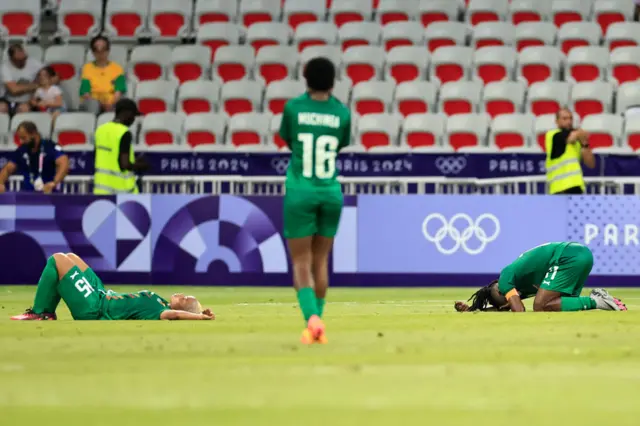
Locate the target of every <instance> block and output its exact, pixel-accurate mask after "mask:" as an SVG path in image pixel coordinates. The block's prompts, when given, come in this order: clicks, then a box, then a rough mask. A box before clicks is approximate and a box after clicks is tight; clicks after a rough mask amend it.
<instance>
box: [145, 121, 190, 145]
mask: <svg viewBox="0 0 640 426" xmlns="http://www.w3.org/2000/svg"><path fill="white" fill-rule="evenodd" d="M183 126H184V118H183V117H182V116H181V115H180V114H174V113H158V114H149V115H147V116H145V117H144V119H143V120H142V126H141V127H140V140H141V142H142V144H144V145H146V146H161V145H177V144H178V143H179V142H180V135H181V134H182V128H183Z"/></svg>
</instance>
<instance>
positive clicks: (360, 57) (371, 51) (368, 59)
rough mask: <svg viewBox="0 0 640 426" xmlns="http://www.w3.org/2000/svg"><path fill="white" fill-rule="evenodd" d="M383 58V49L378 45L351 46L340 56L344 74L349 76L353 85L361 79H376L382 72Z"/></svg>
mask: <svg viewBox="0 0 640 426" xmlns="http://www.w3.org/2000/svg"><path fill="white" fill-rule="evenodd" d="M384 59H385V55H384V51H383V50H382V49H381V48H380V47H374V46H356V47H352V48H350V49H348V50H347V51H346V52H344V54H343V57H342V61H343V64H344V75H346V76H347V77H349V78H350V79H351V81H352V82H353V84H354V85H355V84H358V83H360V82H362V81H369V80H376V79H378V78H379V77H380V75H381V74H382V66H383V63H384Z"/></svg>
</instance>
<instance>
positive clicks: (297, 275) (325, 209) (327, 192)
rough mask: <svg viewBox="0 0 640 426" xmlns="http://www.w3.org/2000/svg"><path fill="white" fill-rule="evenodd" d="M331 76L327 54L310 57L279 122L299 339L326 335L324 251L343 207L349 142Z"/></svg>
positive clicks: (347, 118) (346, 118)
mask: <svg viewBox="0 0 640 426" xmlns="http://www.w3.org/2000/svg"><path fill="white" fill-rule="evenodd" d="M335 77H336V70H335V67H334V65H333V63H332V62H331V61H330V60H329V59H327V58H321V57H320V58H313V59H311V60H310V61H309V62H308V63H307V64H306V66H305V69H304V78H305V80H306V82H307V92H306V93H305V94H303V95H302V96H299V97H297V98H294V99H291V100H289V101H288V102H287V104H286V105H285V108H284V112H283V114H282V123H281V125H280V136H281V137H282V139H283V140H284V141H285V142H286V143H287V145H288V146H289V148H290V149H291V161H290V162H289V168H288V169H287V178H286V182H285V186H286V195H285V198H284V236H285V238H287V243H288V246H289V254H290V256H291V262H292V264H293V285H294V287H295V289H296V291H297V295H298V302H299V304H300V310H301V311H302V314H303V316H304V319H305V321H306V325H307V326H306V328H305V329H304V330H303V333H302V338H301V340H302V343H304V344H311V343H326V341H327V340H326V336H325V331H324V323H323V322H322V320H321V317H322V313H323V310H324V302H325V297H326V295H327V288H328V287H329V266H328V265H329V253H330V252H331V248H332V247H333V238H334V237H335V235H336V232H337V230H338V224H339V223H340V215H341V213H342V204H343V198H342V188H341V186H340V183H339V182H338V181H337V179H336V177H337V175H338V171H337V169H336V157H337V155H338V152H339V151H340V150H341V149H342V148H344V147H345V146H347V145H349V138H350V135H351V113H350V111H349V108H347V107H346V106H345V105H343V104H342V103H341V102H340V101H339V100H338V99H337V98H335V97H334V96H333V95H332V94H331V91H332V89H333V84H334V81H335Z"/></svg>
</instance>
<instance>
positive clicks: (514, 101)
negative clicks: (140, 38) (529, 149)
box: [132, 79, 640, 117]
mask: <svg viewBox="0 0 640 426" xmlns="http://www.w3.org/2000/svg"><path fill="white" fill-rule="evenodd" d="M304 91H305V84H304V83H303V82H302V81H300V80H289V79H285V80H279V81H274V82H272V83H270V84H269V85H267V86H266V87H265V86H263V85H262V84H261V83H260V82H257V81H251V80H238V81H232V82H228V83H225V84H220V83H218V82H213V81H191V82H187V83H184V84H183V85H181V86H178V85H177V83H175V82H170V81H147V82H142V83H139V84H138V85H137V86H136V88H135V92H133V91H132V93H135V95H134V98H135V100H136V101H137V102H138V105H139V108H140V111H141V112H142V113H143V114H149V113H153V112H170V111H178V112H184V113H185V114H193V113H202V112H219V113H225V114H226V115H229V116H233V115H235V114H238V113H245V112H255V111H258V112H259V111H265V112H267V111H269V112H271V113H273V114H279V113H281V112H282V110H283V108H284V105H285V103H286V102H287V100H289V99H291V98H293V97H296V96H299V95H300V94H301V93H303V92H304ZM333 94H334V96H336V98H338V99H339V100H340V101H341V102H343V103H345V104H347V105H350V107H351V109H352V111H353V112H354V113H355V114H359V115H367V114H373V113H382V112H397V113H400V114H401V115H403V116H407V115H411V114H417V113H425V112H436V111H437V112H442V113H444V114H446V115H455V114H463V113H471V112H486V113H488V114H489V115H491V116H492V117H495V116H497V115H501V114H509V113H515V112H530V113H532V114H534V115H544V114H551V113H555V112H556V111H557V110H558V109H559V108H561V107H564V106H567V107H570V108H572V109H573V110H575V111H576V112H577V113H578V115H579V116H581V117H586V116H588V115H591V114H599V113H603V112H606V113H608V112H614V111H615V112H617V113H620V114H622V113H624V112H625V111H626V110H627V109H628V108H630V107H634V106H636V105H640V82H635V83H625V84H623V85H622V86H620V87H619V88H618V90H617V91H616V90H615V87H614V85H613V84H611V83H609V82H585V83H575V84H570V83H567V82H557V81H549V82H540V83H535V84H533V85H531V86H529V87H527V86H526V85H524V84H523V83H521V82H509V81H504V82H495V83H490V84H488V85H486V86H483V85H482V84H481V83H479V82H473V81H459V82H450V83H445V84H443V85H441V86H439V85H438V84H436V83H433V82H428V81H410V82H405V83H400V84H398V85H396V84H395V83H394V82H393V81H368V82H362V83H359V84H357V85H355V86H352V85H351V82H350V81H349V80H339V81H337V82H336V85H335V87H334V90H333Z"/></svg>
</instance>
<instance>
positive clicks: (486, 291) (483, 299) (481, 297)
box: [468, 280, 498, 311]
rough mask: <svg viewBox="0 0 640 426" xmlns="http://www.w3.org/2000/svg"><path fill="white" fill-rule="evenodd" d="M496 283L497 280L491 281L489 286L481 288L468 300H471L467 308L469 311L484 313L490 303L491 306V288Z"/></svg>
mask: <svg viewBox="0 0 640 426" xmlns="http://www.w3.org/2000/svg"><path fill="white" fill-rule="evenodd" d="M497 282H498V280H494V281H491V282H490V283H489V285H487V286H485V287H482V288H481V289H480V290H478V291H476V292H475V293H474V294H473V295H472V296H471V297H470V298H469V300H468V302H471V301H472V300H473V302H471V306H469V311H486V310H487V306H488V305H489V304H490V303H491V304H492V305H493V299H492V297H491V287H493V285H494V284H495V283H497Z"/></svg>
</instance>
